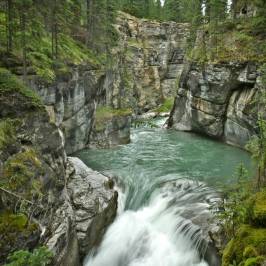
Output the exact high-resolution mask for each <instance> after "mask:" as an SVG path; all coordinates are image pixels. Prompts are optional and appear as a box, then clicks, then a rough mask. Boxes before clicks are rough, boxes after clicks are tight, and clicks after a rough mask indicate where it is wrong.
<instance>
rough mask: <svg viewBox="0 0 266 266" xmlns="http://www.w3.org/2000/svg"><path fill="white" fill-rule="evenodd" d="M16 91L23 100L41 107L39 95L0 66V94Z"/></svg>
mask: <svg viewBox="0 0 266 266" xmlns="http://www.w3.org/2000/svg"><path fill="white" fill-rule="evenodd" d="M14 93H18V94H20V95H22V96H24V97H25V100H26V101H27V102H28V104H30V105H31V106H33V107H37V108H40V107H43V104H42V102H41V100H40V98H39V96H38V95H37V94H36V93H35V92H34V91H32V90H31V89H29V88H27V87H26V86H25V85H24V84H23V83H22V82H21V81H19V80H18V79H17V78H16V77H15V76H14V75H12V74H11V73H10V72H9V71H8V70H6V69H4V68H0V95H1V94H2V95H5V94H14Z"/></svg>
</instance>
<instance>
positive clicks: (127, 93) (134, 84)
mask: <svg viewBox="0 0 266 266" xmlns="http://www.w3.org/2000/svg"><path fill="white" fill-rule="evenodd" d="M115 27H116V29H117V31H118V33H119V41H118V46H117V47H116V48H115V49H114V50H113V54H114V58H116V60H115V62H114V64H113V69H112V71H109V72H107V73H106V78H105V81H104V83H103V87H102V89H103V92H104V94H105V96H106V102H107V103H108V104H110V105H111V106H113V107H115V108H121V107H122V108H128V107H131V108H132V109H133V110H134V111H135V112H136V113H143V112H145V111H148V110H150V109H152V108H154V107H157V106H158V104H160V103H161V102H162V99H163V98H167V97H174V96H175V94H176V89H177V84H178V83H177V80H178V79H179V76H180V74H181V72H182V69H183V64H184V55H185V50H186V44H187V37H188V35H189V25H188V24H182V23H180V24H179V23H175V22H163V23H160V22H156V21H149V20H145V19H137V18H135V17H133V16H130V15H128V14H125V13H122V12H120V13H119V16H118V18H117V22H116V25H115Z"/></svg>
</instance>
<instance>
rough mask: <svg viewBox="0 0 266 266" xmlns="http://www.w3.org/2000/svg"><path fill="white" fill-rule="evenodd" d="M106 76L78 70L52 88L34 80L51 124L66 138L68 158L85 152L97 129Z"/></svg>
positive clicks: (34, 85)
mask: <svg viewBox="0 0 266 266" xmlns="http://www.w3.org/2000/svg"><path fill="white" fill-rule="evenodd" d="M103 76H104V73H103V72H102V71H101V70H99V69H93V68H91V67H90V66H75V67H72V69H71V72H70V73H69V75H67V76H58V77H57V80H56V81H55V82H54V83H53V84H50V85H47V84H43V83H42V82H41V81H39V80H38V78H37V77H32V79H31V82H30V83H31V84H30V85H31V87H32V88H33V89H34V90H35V91H36V92H37V93H38V94H39V95H40V97H41V98H42V100H43V102H44V104H45V105H46V109H47V111H48V113H49V116H50V120H51V122H53V123H54V124H56V126H58V127H60V128H61V130H62V132H63V133H64V136H65V149H66V152H67V154H72V153H74V152H75V151H78V150H81V149H83V148H84V147H85V146H86V144H87V143H88V141H89V136H90V132H91V129H92V125H93V119H94V112H95V107H96V98H97V93H98V92H99V90H98V89H99V86H100V85H99V84H100V82H101V78H103Z"/></svg>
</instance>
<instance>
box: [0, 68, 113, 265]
mask: <svg viewBox="0 0 266 266" xmlns="http://www.w3.org/2000/svg"><path fill="white" fill-rule="evenodd" d="M81 107H82V106H81ZM48 110H49V109H48ZM0 174H1V180H0V232H1V240H0V254H1V255H0V265H2V263H4V262H5V260H6V258H7V255H8V254H9V253H10V252H12V251H14V250H19V249H27V248H29V249H33V248H34V247H36V246H37V245H38V244H45V245H47V246H48V247H49V248H50V249H51V250H52V251H53V253H54V254H55V257H54V264H55V265H64V266H66V265H71V266H73V265H75V266H76V265H79V262H80V259H82V258H83V257H84V256H85V254H86V253H87V252H89V250H91V249H92V248H93V247H96V246H97V245H98V244H99V242H100V240H101V238H102V236H103V234H104V232H105V230H106V228H107V226H108V225H109V224H110V223H112V221H113V219H114V217H115V215H116V209H117V192H116V191H115V190H114V189H113V183H112V181H111V180H109V179H108V178H107V177H105V176H103V175H101V174H99V173H96V172H94V171H92V170H91V169H88V168H87V167H86V166H85V165H84V164H83V163H82V162H81V161H80V160H79V159H77V158H69V159H67V156H66V152H65V139H64V135H63V133H62V131H61V130H60V128H59V127H58V126H57V125H56V122H55V121H51V113H50V116H49V114H48V112H47V106H45V105H43V103H42V102H41V100H40V99H39V98H38V96H37V95H36V94H35V93H33V92H32V90H30V89H28V88H27V87H25V86H24V85H23V84H22V83H21V82H20V81H19V80H18V79H17V78H16V77H15V76H13V75H12V74H11V73H10V72H9V71H7V70H5V69H1V68H0Z"/></svg>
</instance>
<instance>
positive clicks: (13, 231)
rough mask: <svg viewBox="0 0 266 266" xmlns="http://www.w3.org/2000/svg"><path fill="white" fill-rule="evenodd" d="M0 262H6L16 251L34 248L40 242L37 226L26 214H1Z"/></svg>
mask: <svg viewBox="0 0 266 266" xmlns="http://www.w3.org/2000/svg"><path fill="white" fill-rule="evenodd" d="M0 235H1V237H0V261H1V262H3V261H5V260H6V258H7V256H8V254H9V253H11V252H14V251H15V250H19V249H25V248H33V247H34V246H35V245H36V244H37V243H38V240H39V236H40V230H39V227H38V225H37V224H35V223H33V222H31V221H29V220H28V218H27V217H26V216H25V215H24V214H13V213H8V212H5V213H0Z"/></svg>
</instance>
